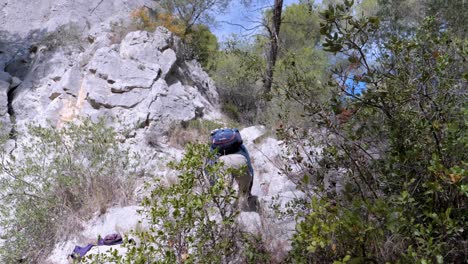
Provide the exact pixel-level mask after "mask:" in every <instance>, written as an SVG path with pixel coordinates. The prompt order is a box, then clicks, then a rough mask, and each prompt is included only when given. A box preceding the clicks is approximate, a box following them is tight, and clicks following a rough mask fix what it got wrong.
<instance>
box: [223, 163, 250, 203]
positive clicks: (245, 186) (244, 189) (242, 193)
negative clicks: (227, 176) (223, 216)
mask: <svg viewBox="0 0 468 264" xmlns="http://www.w3.org/2000/svg"><path fill="white" fill-rule="evenodd" d="M219 159H220V160H222V161H223V162H224V166H225V169H227V168H233V169H236V170H240V169H241V168H244V169H243V170H240V171H241V172H242V173H241V174H240V175H232V176H233V177H234V178H235V180H236V182H237V185H238V186H239V203H240V205H241V207H244V206H247V204H246V203H247V200H248V198H249V196H250V185H251V182H252V176H251V175H250V171H249V170H248V163H247V162H248V161H247V159H246V158H245V157H244V156H243V155H241V154H229V155H224V156H221V157H219Z"/></svg>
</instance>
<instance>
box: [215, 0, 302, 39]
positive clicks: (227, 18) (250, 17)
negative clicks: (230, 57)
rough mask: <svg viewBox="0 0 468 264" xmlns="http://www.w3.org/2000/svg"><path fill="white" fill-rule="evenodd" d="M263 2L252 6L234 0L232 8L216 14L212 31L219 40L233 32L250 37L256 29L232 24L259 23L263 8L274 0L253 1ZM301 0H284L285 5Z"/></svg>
mask: <svg viewBox="0 0 468 264" xmlns="http://www.w3.org/2000/svg"><path fill="white" fill-rule="evenodd" d="M253 2H263V3H260V4H258V3H253V4H252V5H251V6H250V7H248V8H246V7H244V6H243V5H242V4H241V3H240V1H232V3H231V6H230V8H229V9H228V10H227V12H226V13H225V14H218V15H217V16H216V21H217V25H215V26H211V30H212V32H213V33H214V34H215V35H216V37H217V38H218V41H219V42H223V41H225V40H227V39H228V37H229V36H230V35H231V34H238V35H241V36H245V37H248V36H249V35H252V34H253V33H254V32H255V31H253V30H251V31H247V30H245V29H243V28H242V27H240V26H235V25H230V24H229V23H231V24H239V25H242V26H243V27H245V28H252V27H255V26H256V25H258V23H256V22H255V21H260V18H261V16H262V10H263V9H262V8H264V7H267V6H268V5H270V6H271V5H272V4H273V0H269V1H253ZM298 2H299V0H284V2H283V6H284V7H286V6H288V5H290V4H293V3H298Z"/></svg>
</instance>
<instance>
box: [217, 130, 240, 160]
mask: <svg viewBox="0 0 468 264" xmlns="http://www.w3.org/2000/svg"><path fill="white" fill-rule="evenodd" d="M241 146H242V137H241V135H240V132H239V130H238V129H237V128H233V129H230V128H221V129H216V130H213V131H212V132H211V149H213V150H217V151H218V154H220V155H228V154H233V153H236V152H238V151H239V149H240V147H241Z"/></svg>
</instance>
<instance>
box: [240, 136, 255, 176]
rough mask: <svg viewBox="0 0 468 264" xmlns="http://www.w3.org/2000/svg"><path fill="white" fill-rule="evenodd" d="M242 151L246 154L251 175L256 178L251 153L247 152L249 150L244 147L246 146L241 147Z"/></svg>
mask: <svg viewBox="0 0 468 264" xmlns="http://www.w3.org/2000/svg"><path fill="white" fill-rule="evenodd" d="M241 151H242V152H244V153H245V155H244V156H245V158H246V159H247V167H248V168H249V171H250V174H251V175H252V177H253V176H254V170H253V167H252V162H251V161H250V155H249V152H248V151H247V148H246V147H245V146H244V144H242V145H241Z"/></svg>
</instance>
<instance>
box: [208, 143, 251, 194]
mask: <svg viewBox="0 0 468 264" xmlns="http://www.w3.org/2000/svg"><path fill="white" fill-rule="evenodd" d="M211 151H213V148H211ZM232 154H241V155H242V156H244V157H245V158H246V159H247V168H248V169H249V172H250V175H251V176H252V181H251V182H250V188H249V191H250V190H252V185H253V179H254V170H253V167H252V161H251V160H250V155H249V151H247V148H246V147H245V146H244V144H242V145H241V146H240V148H239V151H237V152H235V153H232ZM228 155H230V154H228Z"/></svg>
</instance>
